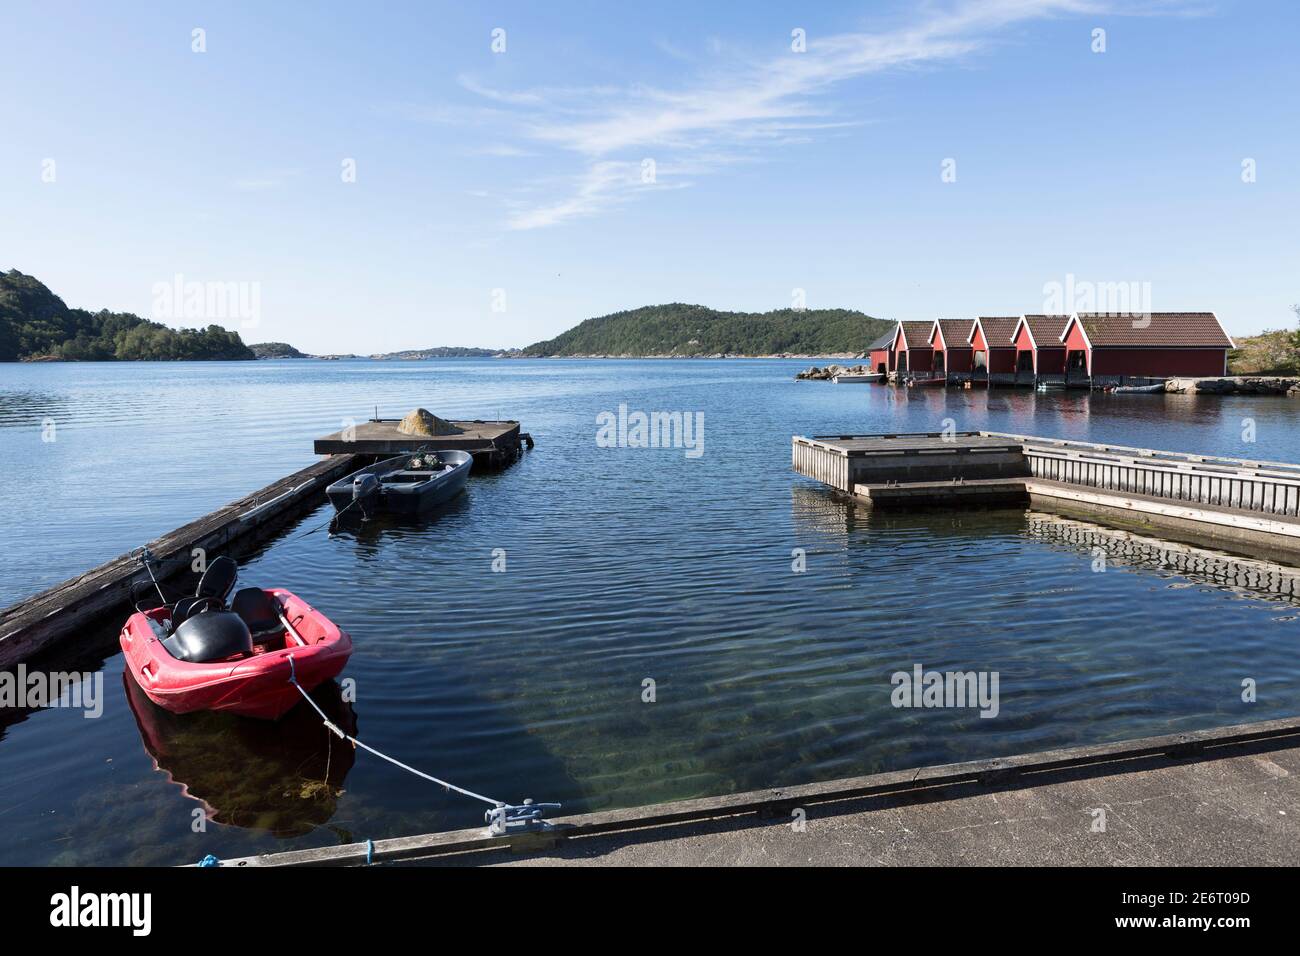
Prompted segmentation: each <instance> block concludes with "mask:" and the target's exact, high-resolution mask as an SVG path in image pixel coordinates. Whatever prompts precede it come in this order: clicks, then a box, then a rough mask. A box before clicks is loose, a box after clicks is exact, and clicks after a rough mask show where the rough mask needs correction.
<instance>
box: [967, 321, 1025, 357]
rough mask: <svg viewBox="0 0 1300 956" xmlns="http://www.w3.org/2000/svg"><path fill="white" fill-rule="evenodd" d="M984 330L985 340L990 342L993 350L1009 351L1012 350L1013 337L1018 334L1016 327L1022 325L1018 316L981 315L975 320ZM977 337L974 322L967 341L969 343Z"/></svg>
mask: <svg viewBox="0 0 1300 956" xmlns="http://www.w3.org/2000/svg"><path fill="white" fill-rule="evenodd" d="M975 321H976V322H978V323H979V324H980V328H982V329H983V330H984V338H985V339H987V340H988V343H989V348H991V349H1009V348H1011V344H1012V343H1011V339H1012V336H1014V335H1015V334H1016V326H1017V325H1019V324H1020V316H1018V315H981V316H980V317H979V318H978V319H976V320H975ZM974 336H975V323H974V322H972V323H971V325H970V329H969V331H968V333H967V338H966V341H967V342H969V341H970V340H971V339H972V338H974Z"/></svg>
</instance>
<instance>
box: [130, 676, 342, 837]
mask: <svg viewBox="0 0 1300 956" xmlns="http://www.w3.org/2000/svg"><path fill="white" fill-rule="evenodd" d="M122 682H123V685H124V686H125V689H126V699H127V702H128V703H129V704H130V707H131V713H132V714H133V715H134V716H135V722H136V726H137V727H138V728H139V730H140V738H141V740H142V741H143V743H144V749H145V751H146V752H147V753H148V754H149V756H150V757H152V758H153V761H154V766H155V768H156V769H157V770H158V771H159V772H161V773H164V774H166V775H167V777H168V779H169V780H170V781H171V782H172V783H174V784H176V785H177V786H178V787H179V788H180V790H181V793H182V794H183V795H184V796H186V797H188V798H189V799H191V800H195V801H197V802H198V803H199V804H200V805H201V806H202V807H203V810H204V814H205V815H206V816H207V818H208V819H210V820H212V821H213V822H216V823H221V824H225V825H226V826H233V827H242V828H246V829H252V830H264V831H266V832H268V833H271V834H272V835H274V836H276V837H281V838H283V837H294V836H302V835H304V834H306V833H309V832H310V831H311V830H312V829H313V828H314V827H316V826H319V825H321V824H324V823H327V822H328V821H329V820H330V819H331V818H332V817H333V816H334V812H335V809H336V808H337V803H338V799H339V797H340V796H341V795H342V794H343V781H344V778H345V777H347V775H348V771H350V770H351V769H352V765H353V763H354V761H355V760H356V751H355V749H354V748H353V747H352V745H351V744H350V743H348V742H347V741H345V740H340V739H339V738H338V737H336V736H335V735H334V734H333V733H331V732H330V731H328V730H327V729H326V728H325V727H324V726H323V725H322V724H321V720H320V717H319V716H318V715H317V714H316V712H315V711H313V710H312V709H311V708H310V707H307V706H305V705H303V706H299V707H295V708H294V709H293V710H291V711H290V712H289V713H288V714H286V715H285V716H284V717H283V718H282V719H280V720H278V721H275V722H270V721H260V720H249V719H246V718H242V717H236V716H234V715H233V714H222V713H214V712H200V713H195V714H173V713H169V712H168V711H166V710H163V709H162V708H161V707H159V706H157V705H156V704H154V703H153V702H152V701H150V700H149V698H148V697H146V696H145V694H144V691H142V690H141V689H140V687H139V686H138V685H137V684H136V682H135V680H134V679H133V678H132V677H131V675H130V673H129V672H127V671H123V673H122ZM312 699H313V700H315V701H316V703H317V704H319V705H320V707H321V709H322V710H323V711H325V713H326V714H327V715H328V716H329V719H330V720H331V721H332V722H333V723H335V724H336V725H337V726H339V727H340V728H342V729H343V730H344V731H345V732H346V733H348V734H351V735H353V736H355V735H356V729H357V718H356V714H355V713H354V712H353V710H352V706H351V705H350V704H348V703H347V702H345V701H344V700H343V695H342V692H341V691H340V689H339V685H338V683H337V682H335V681H331V682H329V683H328V684H325V685H323V686H321V687H319V688H317V689H316V691H315V692H314V693H313V695H312Z"/></svg>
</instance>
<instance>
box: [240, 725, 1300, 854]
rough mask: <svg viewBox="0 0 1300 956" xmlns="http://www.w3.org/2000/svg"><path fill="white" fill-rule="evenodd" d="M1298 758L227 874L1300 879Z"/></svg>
mask: <svg viewBox="0 0 1300 956" xmlns="http://www.w3.org/2000/svg"><path fill="white" fill-rule="evenodd" d="M1298 748H1300V719H1296V718H1290V719H1286V720H1275V721H1262V722H1259V723H1254V724H1242V725H1238V726H1234V727H1223V728H1219V729H1216V730H1205V731H1194V732H1189V733H1184V734H1171V735H1167V736H1161V737H1148V738H1143V739H1139V740H1129V741H1121V742H1118V743H1110V744H1102V745H1098V746H1093V747H1076V748H1070V749H1067V750H1054V751H1045V752H1041V753H1035V754H1024V755H1021V756H1017V757H1007V758H1002V759H996V760H981V761H973V762H970V763H962V764H949V765H946V766H939V767H921V768H915V769H910V770H903V771H895V772H890V773H881V774H872V775H870V776H866V777H855V778H850V779H846V780H832V781H827V782H824V783H815V784H806V785H803V786H795V787H783V788H777V789H772V790H760V791H751V792H747V793H737V794H728V795H725V796H719V797H706V798H702V799H699V800H685V801H679V802H676V803H664V804H657V805H653V806H648V807H638V808H632V809H627V810H610V811H603V812H599V813H588V814H581V815H578V816H571V817H561V818H559V819H556V820H554V821H552V822H551V824H550V825H549V827H548V828H546V829H545V830H541V831H537V832H532V833H523V834H518V835H507V836H501V837H494V836H491V835H489V834H488V833H487V832H486V831H485V829H484V828H476V829H471V830H455V831H450V832H447V833H429V834H421V835H418V836H411V837H399V838H395V839H388V840H376V841H375V842H374V846H373V848H368V847H367V845H366V844H365V843H353V844H347V845H344V846H333V847H322V848H320V849H316V850H298V851H291V852H287V853H273V854H265V855H262V856H253V857H242V858H239V859H233V860H225V861H223V862H222V866H228V867H248V866H361V865H365V863H366V858H367V853H368V852H369V853H370V854H371V859H372V861H374V862H376V863H406V864H410V863H417V864H424V865H453V866H454V865H462V866H466V865H491V864H502V863H505V864H513V865H539V866H542V865H557V866H573V865H584V864H590V865H613V866H629V865H635V866H674V865H677V866H680V865H730V864H754V865H764V866H771V865H794V866H807V865H809V864H812V863H815V864H817V865H855V866H861V865H910V864H928V865H962V864H968V865H970V864H973V865H981V864H1006V865H1218V864H1224V865H1226V864H1235V865H1260V864H1288V865H1295V864H1297V863H1300V749H1298ZM1098 811H1103V812H1104V816H1103V815H1099V814H1098ZM801 820H802V826H799V825H797V824H799V822H800V821H801ZM1098 820H1101V821H1102V826H1103V828H1102V829H1097V821H1098Z"/></svg>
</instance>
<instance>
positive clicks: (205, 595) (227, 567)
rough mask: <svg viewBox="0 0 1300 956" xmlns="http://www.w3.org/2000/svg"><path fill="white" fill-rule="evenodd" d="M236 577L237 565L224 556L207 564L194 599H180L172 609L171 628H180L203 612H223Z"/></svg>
mask: <svg viewBox="0 0 1300 956" xmlns="http://www.w3.org/2000/svg"><path fill="white" fill-rule="evenodd" d="M238 577H239V565H237V564H236V563H235V562H234V561H233V560H232V559H230V558H227V557H226V556H225V555H222V556H221V557H219V558H217V559H216V560H215V561H213V562H212V563H211V564H209V565H208V567H207V569H206V570H205V571H204V572H203V577H201V578H199V586H198V587H197V588H195V589H194V597H192V598H182V599H181V600H179V601H177V602H176V606H175V607H174V608H172V627H173V628H177V627H180V626H181V625H182V624H184V623H185V622H186V621H188V620H189V619H190V618H191V617H193V616H194V615H195V614H199V613H201V612H203V611H224V610H225V608H226V601H227V600H228V599H229V598H230V592H231V591H233V590H234V589H235V581H236V579H237V578H238Z"/></svg>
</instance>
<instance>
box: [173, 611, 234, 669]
mask: <svg viewBox="0 0 1300 956" xmlns="http://www.w3.org/2000/svg"><path fill="white" fill-rule="evenodd" d="M162 645H163V647H165V648H167V653H169V654H171V656H172V657H174V658H176V659H177V660H178V661H187V662H189V663H192V664H198V663H203V662H205V661H222V660H225V659H226V658H228V657H233V656H235V655H236V654H251V653H253V635H252V633H251V632H250V631H249V630H248V625H247V624H245V623H244V619H243V618H242V617H240V616H239V615H238V614H236V613H235V612H234V611H203V612H201V613H199V614H194V615H191V616H190V617H189V619H187V620H185V621H183V622H182V623H181V625H180V627H178V628H176V633H175V634H173V635H172V636H171V637H169V638H167V639H166V640H165V641H163V642H162Z"/></svg>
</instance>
